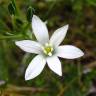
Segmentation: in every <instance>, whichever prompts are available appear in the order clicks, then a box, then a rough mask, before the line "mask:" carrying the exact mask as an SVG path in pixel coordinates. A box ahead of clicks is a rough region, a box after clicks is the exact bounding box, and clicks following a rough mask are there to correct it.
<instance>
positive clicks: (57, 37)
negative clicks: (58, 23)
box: [50, 25, 68, 46]
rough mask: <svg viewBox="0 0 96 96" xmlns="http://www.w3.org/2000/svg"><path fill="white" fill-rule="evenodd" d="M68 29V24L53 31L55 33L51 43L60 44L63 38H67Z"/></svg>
mask: <svg viewBox="0 0 96 96" xmlns="http://www.w3.org/2000/svg"><path fill="white" fill-rule="evenodd" d="M67 30H68V25H66V26H63V27H61V28H59V29H57V30H56V31H55V32H54V33H53V35H52V37H51V39H50V43H51V44H53V45H55V46H58V45H59V44H60V43H61V42H62V41H63V39H64V38H65V36H66V33H67Z"/></svg>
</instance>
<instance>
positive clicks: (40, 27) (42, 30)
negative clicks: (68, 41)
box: [32, 15, 49, 44]
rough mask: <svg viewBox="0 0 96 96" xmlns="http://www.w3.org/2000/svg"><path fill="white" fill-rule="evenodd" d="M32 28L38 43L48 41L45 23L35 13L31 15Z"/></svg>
mask: <svg viewBox="0 0 96 96" xmlns="http://www.w3.org/2000/svg"><path fill="white" fill-rule="evenodd" d="M32 28H33V33H34V34H35V36H36V38H37V40H38V41H39V42H40V43H42V44H45V43H47V42H48V41H49V35H48V30H47V27H46V24H45V23H44V22H43V21H41V20H40V18H39V17H37V16H36V15H33V18H32Z"/></svg>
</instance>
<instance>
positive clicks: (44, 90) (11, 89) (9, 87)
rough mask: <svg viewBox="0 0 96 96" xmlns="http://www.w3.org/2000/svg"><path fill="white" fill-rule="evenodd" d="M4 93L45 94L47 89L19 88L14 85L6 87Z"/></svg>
mask: <svg viewBox="0 0 96 96" xmlns="http://www.w3.org/2000/svg"><path fill="white" fill-rule="evenodd" d="M5 91H6V92H9V93H10V92H22V91H24V92H33V93H34V92H46V91H48V90H47V89H43V88H34V87H19V86H15V85H7V89H6V90H5Z"/></svg>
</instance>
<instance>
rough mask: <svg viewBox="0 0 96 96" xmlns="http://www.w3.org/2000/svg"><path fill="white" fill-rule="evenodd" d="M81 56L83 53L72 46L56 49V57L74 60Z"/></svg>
mask: <svg viewBox="0 0 96 96" xmlns="http://www.w3.org/2000/svg"><path fill="white" fill-rule="evenodd" d="M83 55H84V53H83V52H82V51H81V50H80V49H79V48H77V47H75V46H72V45H64V46H59V47H58V48H57V56H59V57H62V58H67V59H74V58H79V57H81V56H83Z"/></svg>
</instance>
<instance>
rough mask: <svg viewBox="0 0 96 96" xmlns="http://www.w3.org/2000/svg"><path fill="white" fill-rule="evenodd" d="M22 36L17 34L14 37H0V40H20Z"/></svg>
mask: <svg viewBox="0 0 96 96" xmlns="http://www.w3.org/2000/svg"><path fill="white" fill-rule="evenodd" d="M22 37H23V35H22V34H19V35H14V36H0V40H4V39H18V38H22Z"/></svg>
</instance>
